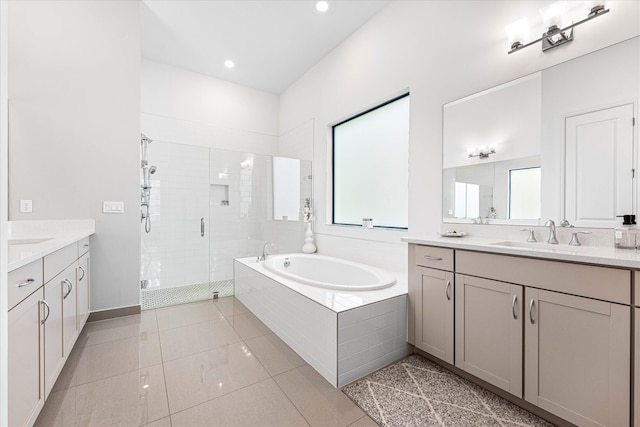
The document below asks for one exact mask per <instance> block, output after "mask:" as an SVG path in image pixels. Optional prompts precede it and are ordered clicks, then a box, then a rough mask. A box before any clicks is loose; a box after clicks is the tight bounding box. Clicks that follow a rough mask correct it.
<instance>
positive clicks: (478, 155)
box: [469, 148, 496, 159]
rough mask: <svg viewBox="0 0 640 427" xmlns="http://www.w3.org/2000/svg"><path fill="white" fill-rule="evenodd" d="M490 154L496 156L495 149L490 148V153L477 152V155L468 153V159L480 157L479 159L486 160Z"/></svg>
mask: <svg viewBox="0 0 640 427" xmlns="http://www.w3.org/2000/svg"><path fill="white" fill-rule="evenodd" d="M492 154H496V149H495V148H492V149H491V150H490V151H482V150H480V152H478V154H473V153H469V157H480V158H481V159H486V158H487V157H489V156H490V155H492Z"/></svg>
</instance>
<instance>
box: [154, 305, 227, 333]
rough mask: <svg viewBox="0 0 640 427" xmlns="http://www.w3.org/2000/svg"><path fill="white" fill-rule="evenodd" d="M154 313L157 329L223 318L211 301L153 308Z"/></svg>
mask: <svg viewBox="0 0 640 427" xmlns="http://www.w3.org/2000/svg"><path fill="white" fill-rule="evenodd" d="M155 313H156V317H157V318H158V329H160V330H161V331H163V330H166V329H173V328H180V327H182V326H187V325H193V324H195V323H203V322H210V321H212V320H220V319H222V318H224V316H223V315H222V313H221V312H220V310H218V308H217V307H216V305H214V304H212V303H211V301H202V302H194V303H191V304H180V305H175V306H173V307H166V308H159V309H157V310H155Z"/></svg>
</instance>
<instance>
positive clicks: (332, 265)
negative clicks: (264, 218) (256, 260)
mask: <svg viewBox="0 0 640 427" xmlns="http://www.w3.org/2000/svg"><path fill="white" fill-rule="evenodd" d="M264 268H266V269H267V270H268V271H270V272H272V273H275V274H277V275H278V276H281V277H285V278H287V279H291V280H294V281H296V282H298V283H302V284H305V285H311V286H317V287H320V288H327V289H336V290H342V291H370V290H376V289H384V288H388V287H389V286H393V285H394V284H395V283H396V278H395V276H394V275H393V274H391V273H389V272H387V271H384V270H381V269H379V268H375V267H371V266H368V265H364V264H359V263H356V262H351V261H346V260H342V259H338V258H332V257H328V256H322V255H309V254H289V255H275V256H271V257H269V258H267V260H266V261H264Z"/></svg>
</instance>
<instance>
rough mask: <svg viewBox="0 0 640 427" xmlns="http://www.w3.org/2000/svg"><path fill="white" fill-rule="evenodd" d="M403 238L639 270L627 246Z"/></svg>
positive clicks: (636, 255)
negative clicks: (618, 247)
mask: <svg viewBox="0 0 640 427" xmlns="http://www.w3.org/2000/svg"><path fill="white" fill-rule="evenodd" d="M402 241H403V242H407V243H416V244H419V245H428V246H439V247H444V248H451V249H464V250H469V251H478V252H489V253H495V254H503V255H516V256H525V257H530V258H540V259H549V260H555V261H571V262H579V263H584V264H595V265H602V266H607V267H624V268H632V269H639V270H640V253H637V252H636V251H634V250H628V249H616V248H615V247H613V246H611V247H606V246H569V245H567V244H559V245H550V244H548V243H544V242H537V243H528V242H526V241H524V240H523V241H518V240H507V239H504V238H499V237H496V238H488V237H475V236H469V235H467V236H464V237H441V236H439V235H437V236H415V237H413V236H408V237H403V238H402Z"/></svg>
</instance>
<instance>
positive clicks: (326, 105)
mask: <svg viewBox="0 0 640 427" xmlns="http://www.w3.org/2000/svg"><path fill="white" fill-rule="evenodd" d="M547 3H548V1H546V0H545V1H509V2H506V1H455V2H452V1H420V2H418V1H394V2H392V3H391V4H390V5H389V6H387V7H386V8H385V9H383V10H382V11H381V12H380V13H379V14H378V15H376V16H374V17H373V18H372V19H371V20H370V21H369V22H368V23H367V24H365V25H364V26H363V27H362V28H360V29H359V30H358V31H356V32H355V33H354V34H353V35H352V36H351V37H350V38H349V39H347V40H346V41H345V42H344V43H342V44H341V45H340V46H339V47H337V48H336V49H335V50H334V51H333V52H332V53H331V54H329V55H328V56H327V57H325V58H324V59H323V60H322V61H320V62H319V63H318V64H317V65H316V66H315V67H314V68H312V69H311V70H310V71H308V72H307V73H306V74H305V75H303V76H302V77H301V78H300V79H299V80H298V81H297V82H296V83H294V84H293V85H292V86H291V87H290V88H289V89H287V90H286V91H285V92H284V93H283V94H282V95H281V97H280V128H281V129H290V128H292V127H294V126H295V125H296V124H298V123H302V122H305V121H308V120H311V119H313V120H314V156H313V162H314V163H313V167H314V202H315V205H314V209H315V214H316V218H317V219H316V222H315V231H316V233H318V234H319V235H318V236H317V240H318V248H319V251H320V252H325V253H340V254H342V255H346V256H348V257H351V258H361V259H362V258H366V259H368V260H369V262H374V263H377V264H378V265H391V266H392V267H393V266H394V265H395V267H396V269H402V268H406V249H405V247H404V246H403V245H402V244H400V243H397V242H398V241H399V238H400V237H401V236H403V235H405V234H406V233H401V232H392V231H383V230H363V229H353V228H345V227H339V226H332V225H328V224H327V222H330V220H331V218H330V216H329V215H330V212H328V206H329V203H328V198H329V197H330V194H329V192H328V191H327V188H328V179H327V175H328V174H330V164H329V162H328V159H329V154H330V153H329V152H328V149H327V148H328V146H330V139H329V138H330V125H331V124H332V123H336V122H337V121H339V120H340V119H344V118H347V117H348V116H351V115H353V114H354V113H357V112H360V111H362V110H363V109H365V108H367V107H371V106H374V105H376V104H378V103H380V102H381V101H384V100H387V99H389V98H391V97H392V96H393V95H395V94H398V93H400V91H402V90H403V89H405V88H409V89H410V91H411V126H410V147H409V233H410V234H411V235H417V234H433V233H435V232H436V231H438V230H439V229H440V224H441V215H442V214H441V212H442V201H441V200H442V198H441V194H442V190H441V183H442V105H443V104H445V103H447V102H450V101H453V100H455V99H459V98H462V97H463V96H466V95H470V94H472V93H475V92H478V91H481V90H483V89H487V88H489V87H492V86H495V85H497V84H500V83H503V82H506V81H509V80H512V79H515V78H517V77H521V76H524V75H526V74H530V73H532V72H535V71H538V70H540V69H543V68H546V67H549V66H552V65H554V64H557V63H560V62H563V61H566V60H569V59H572V58H574V57H577V56H580V55H584V54H585V53H588V52H591V51H593V50H597V49H600V48H602V47H605V46H608V45H611V44H613V43H616V42H619V41H622V40H625V39H628V38H630V37H633V36H636V35H638V34H639V33H640V10H639V9H640V2H637V1H611V2H609V6H610V9H611V12H610V13H609V14H607V15H605V16H602V17H600V18H598V19H596V20H594V21H591V22H589V23H586V24H584V25H583V26H580V27H579V28H578V29H577V30H576V38H575V40H574V41H573V42H572V43H571V44H569V45H568V46H563V47H560V48H558V49H555V50H552V51H550V52H547V53H543V52H542V51H541V49H540V47H539V46H532V47H529V48H526V49H524V50H523V51H520V52H517V53H514V54H512V55H507V50H508V47H507V42H506V36H505V34H504V26H505V25H507V24H509V23H511V22H513V21H515V20H517V19H519V18H521V17H524V16H529V17H535V16H536V15H537V13H538V9H539V8H540V7H542V6H544V5H546V4H547ZM345 238H347V239H348V240H345ZM372 241H373V242H381V243H380V244H379V245H377V244H374V243H373V242H372ZM382 242H386V243H382ZM347 247H348V248H350V249H349V250H347V249H345V248H347Z"/></svg>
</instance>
